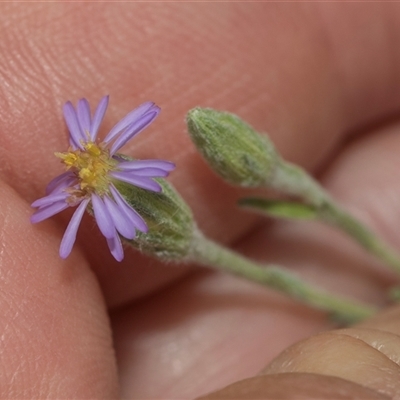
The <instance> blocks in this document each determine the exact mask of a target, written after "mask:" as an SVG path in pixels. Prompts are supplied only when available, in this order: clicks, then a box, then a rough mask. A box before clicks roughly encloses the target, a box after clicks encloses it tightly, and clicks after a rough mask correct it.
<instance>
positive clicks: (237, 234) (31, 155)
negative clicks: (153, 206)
mask: <svg viewBox="0 0 400 400" xmlns="http://www.w3.org/2000/svg"><path fill="white" fill-rule="evenodd" d="M399 20H400V8H399V7H398V5H397V4H390V3H379V4H378V3H376V4H370V3H368V4H352V3H349V4H343V3H340V4H339V3H338V4H315V3H314V4H294V3H291V4H284V3H282V4H272V3H265V4H262V3H257V4H256V3H253V4H252V3H231V4H227V3H184V2H183V3H165V4H162V3H149V4H145V3H137V4H134V3H132V4H127V3H120V4H111V3H108V4H101V5H99V4H90V3H85V4H83V3H70V4H68V3H54V4H45V3H37V4H18V3H16V4H12V3H7V4H4V5H3V6H2V12H1V15H0V27H1V28H0V29H1V37H2V40H1V47H2V48H1V54H2V57H1V60H0V77H1V79H0V88H1V91H2V93H1V96H0V134H1V139H2V142H1V146H0V160H1V164H0V165H1V166H0V174H1V175H0V177H1V179H2V180H1V192H0V193H1V196H0V223H1V226H2V230H1V242H0V243H1V250H0V266H1V269H0V293H1V296H0V309H1V310H2V318H1V320H0V321H1V322H0V323H1V329H0V332H1V336H0V337H1V341H0V351H1V356H2V357H1V360H2V363H1V373H0V380H1V381H0V393H1V395H0V397H1V398H40V397H41V398H44V397H47V398H102V397H103V398H116V397H117V396H118V393H119V392H120V394H121V396H122V397H123V398H193V397H196V396H201V395H204V394H205V393H207V392H210V391H212V390H216V389H219V388H221V387H223V386H226V385H228V384H230V383H232V382H235V381H237V380H240V379H244V378H246V377H251V376H253V375H255V374H257V373H258V372H259V371H260V370H261V369H262V368H263V367H264V366H265V365H267V364H268V363H269V362H270V361H271V360H272V359H273V358H274V357H275V356H277V355H278V354H279V353H280V352H281V351H282V350H284V349H285V348H286V347H287V346H289V345H291V344H293V343H294V342H296V341H298V340H299V339H302V338H305V337H307V336H309V335H312V334H314V333H317V332H320V331H323V330H327V329H330V328H334V327H335V326H334V324H333V323H331V322H329V321H328V320H327V318H326V315H324V314H322V313H319V312H316V311H312V310H309V309H307V308H305V307H303V306H301V305H298V304H296V303H294V302H292V301H290V300H288V299H286V298H284V297H283V296H281V295H279V294H277V293H275V292H272V291H268V290H265V289H264V288H260V287H257V286H255V285H253V284H250V283H247V282H244V281H241V280H239V279H236V278H234V277H231V276H227V275H220V274H216V273H211V272H204V271H203V270H200V269H196V268H194V266H189V265H187V266H174V265H162V264H161V263H159V262H157V261H154V260H151V259H149V258H147V257H145V256H142V255H140V254H138V253H137V252H135V251H133V250H127V251H126V257H125V260H124V261H123V262H122V263H121V264H118V263H117V262H115V261H114V260H113V258H112V256H110V255H109V254H108V249H107V246H106V245H105V241H104V238H103V237H102V236H101V234H99V232H98V231H97V227H96V226H95V225H94V223H93V220H92V219H91V218H90V217H89V216H87V218H86V219H85V220H84V221H83V224H82V226H81V229H80V232H79V234H78V241H77V244H76V248H75V250H74V251H73V253H72V254H71V256H70V257H69V258H68V259H67V260H66V261H63V260H61V259H60V258H59V257H58V246H59V243H60V240H61V237H62V234H63V232H64V230H65V227H66V222H67V220H68V218H70V215H71V213H70V212H68V211H66V212H64V214H63V215H61V217H60V218H54V219H53V220H51V221H46V222H43V223H42V224H40V225H35V226H32V225H31V224H30V222H29V216H30V215H31V213H32V211H33V210H32V209H31V208H30V206H29V204H30V203H31V202H32V201H33V200H35V199H36V198H38V197H40V196H42V195H43V193H44V188H45V185H46V184H47V183H48V181H49V180H50V179H51V178H52V177H54V176H55V175H56V174H58V173H60V172H62V166H61V165H60V163H59V160H58V159H57V158H56V157H54V156H53V153H54V152H55V151H64V150H65V149H66V145H67V140H66V138H67V133H66V127H65V125H64V122H63V120H62V113H61V106H62V104H63V103H64V102H65V101H66V100H72V101H74V102H76V100H77V99H78V98H80V97H86V98H88V99H89V100H90V101H91V102H92V103H93V104H95V103H97V102H98V100H99V99H100V98H101V97H102V96H103V95H104V94H107V93H108V94H110V95H111V98H112V102H111V105H110V109H109V111H108V113H107V116H106V120H105V125H106V126H105V127H104V131H106V130H107V128H108V127H111V125H112V124H113V123H115V122H116V121H117V120H118V119H119V118H121V117H122V116H123V115H124V114H125V113H127V112H128V111H130V110H131V109H132V108H134V107H135V106H137V105H139V104H140V103H141V102H143V101H146V100H153V101H155V102H156V103H157V104H158V105H159V106H161V108H162V110H163V111H162V114H161V116H160V117H159V118H158V119H157V122H155V123H154V124H153V125H152V126H151V127H150V128H149V129H147V130H146V132H144V133H143V134H141V135H140V136H139V137H138V138H137V139H136V140H135V141H133V142H132V143H131V144H130V145H129V146H126V147H125V148H124V151H125V152H126V153H127V154H129V155H132V156H134V157H137V158H141V157H143V158H153V157H154V158H161V159H169V160H171V161H174V162H176V164H177V166H178V168H177V171H176V172H174V173H173V174H172V176H171V181H172V182H173V184H174V185H175V186H176V187H177V188H178V190H179V191H180V192H181V194H182V196H183V197H184V198H185V199H186V200H187V201H188V203H189V204H190V206H191V207H192V208H193V211H194V214H195V216H196V219H197V220H198V222H199V225H200V227H201V229H202V230H203V231H204V232H205V233H206V234H207V235H209V236H210V237H212V238H214V239H215V240H217V241H220V242H224V243H226V244H228V245H232V246H233V245H234V246H235V247H236V248H237V249H238V250H239V251H241V252H243V253H245V254H246V255H248V256H250V257H253V258H256V259H258V260H260V261H265V262H267V261H268V262H275V263H280V264H282V265H285V266H287V267H288V268H291V269H292V270H293V271H295V272H296V273H298V274H299V275H301V276H303V277H304V279H308V280H310V281H313V282H316V283H319V284H320V285H321V286H323V287H326V288H328V289H330V290H333V291H336V292H337V293H342V294H345V295H348V296H354V297H355V298H357V299H360V300H363V301H366V302H370V303H374V304H377V305H383V304H384V303H385V292H386V289H387V287H388V286H389V285H390V284H393V283H394V282H395V281H396V277H395V276H394V275H393V274H392V273H390V272H388V270H387V269H386V268H385V267H384V266H382V265H381V264H379V263H378V262H376V261H375V260H373V259H372V258H371V257H370V256H367V255H365V254H364V253H363V252H362V251H361V250H360V249H358V248H357V246H356V245H354V244H353V243H350V242H349V240H348V239H346V238H343V237H342V235H341V234H339V233H337V232H335V231H333V230H331V229H327V228H325V227H322V226H320V225H317V224H316V225H313V224H309V223H302V224H295V223H275V222H273V223H271V221H265V220H262V219H260V218H258V217H257V216H255V215H252V214H248V213H245V212H239V211H238V210H237V208H236V206H235V202H236V199H237V198H238V197H239V196H240V195H242V194H243V191H240V190H238V189H233V188H231V187H229V186H227V185H226V184H224V183H222V182H221V181H220V180H219V178H217V177H216V176H215V175H214V174H213V173H212V172H211V171H210V170H209V169H208V167H207V166H206V165H205V163H204V162H203V160H202V159H201V158H200V156H199V155H198V154H197V153H196V152H195V150H194V147H193V145H192V144H191V143H190V141H189V139H188V136H187V134H186V133H185V125H184V115H185V113H186V112H187V111H188V110H189V109H190V108H192V107H194V106H198V105H200V106H207V107H213V108H216V109H224V110H228V111H230V112H234V113H237V114H239V115H240V116H241V117H242V118H244V119H245V120H247V121H248V122H249V123H251V124H252V125H253V126H254V127H255V128H257V129H258V130H260V131H267V132H269V134H270V136H271V138H272V139H273V141H274V142H275V143H276V145H277V147H278V149H279V151H280V152H281V153H282V154H283V155H284V156H285V157H286V158H287V159H289V160H291V161H293V162H296V163H299V164H300V165H302V166H304V167H305V168H307V169H309V170H310V171H312V172H314V173H315V174H317V176H318V177H319V178H320V179H321V181H322V182H323V184H324V186H325V187H326V188H327V189H328V190H329V191H330V192H331V193H332V194H333V195H334V196H336V198H337V199H338V200H339V201H341V203H342V204H343V205H344V206H345V207H347V208H348V209H349V210H350V211H352V212H353V213H354V214H356V215H357V216H358V217H360V218H361V219H362V220H364V222H365V223H366V224H368V225H369V226H371V227H372V228H374V229H376V230H377V231H378V232H379V233H380V234H381V235H382V236H383V237H385V238H386V239H387V240H388V241H389V242H391V243H392V245H393V246H397V247H400V240H399V239H398V237H397V236H398V235H397V232H398V226H399V218H400V216H399V213H398V198H399V190H400V189H399V187H400V186H399V184H398V181H399V180H398V175H397V171H398V169H399V168H398V167H399V161H398V160H399V158H398V154H399V150H400V140H399V132H398V131H399V125H398V122H397V121H396V118H393V119H392V120H390V118H391V117H392V116H394V117H395V116H396V112H397V110H398V104H399V102H400V91H399V90H398V89H399V88H398V86H399V83H398V82H400V68H399V60H400V58H399V56H400V46H399V41H400V28H399V26H400V24H399ZM389 121H390V122H391V124H390V125H389V124H388V122H389ZM107 124H108V126H107ZM398 313H399V310H398V309H397V310H395V311H393V314H391V315H389V317H387V316H386V317H385V314H384V316H383V317H377V318H378V319H377V320H373V321H372V322H369V323H368V322H367V323H366V324H367V325H366V326H368V328H371V327H372V328H373V329H378V331H374V332H372V333H368V332H367V333H365V335H366V336H368V335H369V336H368V338H367V337H366V336H364V337H363V338H362V339H360V340H359V339H354V335H361V333H360V331H346V332H347V333H345V334H340V333H337V332H336V333H335V332H332V333H325V334H323V335H322V336H317V337H315V338H312V339H310V340H309V341H306V342H303V343H302V344H298V345H296V347H295V348H294V350H289V352H287V353H284V354H283V355H282V356H280V358H278V360H277V361H275V362H274V363H273V364H272V365H271V366H270V367H269V369H267V373H276V372H287V371H288V369H287V368H286V367H284V365H285V363H284V361H287V360H288V358H289V359H290V360H293V365H294V366H295V367H296V369H295V371H296V372H305V373H308V372H312V373H315V374H322V375H317V376H315V375H313V376H310V375H301V376H299V377H300V379H301V382H303V383H298V385H300V384H303V386H307V385H308V386H307V387H308V388H309V389H310V390H315V393H318V392H317V390H319V389H320V388H321V386H323V384H324V383H325V382H327V380H328V383H329V385H331V387H332V390H334V389H335V388H341V387H342V386H341V385H347V386H346V387H347V388H350V389H349V390H350V392H349V393H353V394H354V393H365V392H360V391H362V390H364V389H363V388H362V387H360V386H359V385H364V386H367V387H370V389H371V390H380V391H381V393H383V394H385V393H386V394H387V395H389V396H394V393H397V395H398V393H400V388H399V387H398V385H399V384H398V382H397V378H396V377H397V376H398V368H399V366H398V360H399V358H398V355H397V356H396V351H397V350H395V346H394V347H393V348H392V347H388V349H389V350H387V353H388V354H386V353H385V351H386V350H385V351H384V350H383V349H382V348H381V349H378V350H372V347H371V345H372V343H373V342H375V343H380V342H381V341H385V340H386V339H387V340H389V341H391V340H392V341H393V343H394V342H397V341H398V338H397V336H390V335H389V337H388V336H387V335H388V334H387V333H385V332H392V333H393V334H395V335H397V334H398V332H399V329H400V328H399V327H398V325H399V324H398V321H399V317H398ZM379 318H382V319H379ZM374 321H375V322H374ZM376 321H377V322H376ZM368 324H369V325H368ZM363 332H365V331H363ZM343 343H344V344H343ZM354 343H356V344H354ZM364 343H369V344H370V345H366V344H364ZM385 343H387V342H385ZM338 346H341V347H340V348H339V347H338ZM349 346H350V347H349ZM351 346H353V347H351ZM354 346H355V347H354ZM303 348H304V349H307V351H308V353H309V354H310V357H309V359H307V360H304V356H303V355H302V351H301V350H302V349H303ZM321 348H323V349H324V352H325V354H328V352H330V351H332V350H331V349H334V350H335V349H338V350H337V351H340V353H336V354H341V357H340V358H336V359H334V360H333V361H332V362H329V363H328V362H327V359H326V358H321V356H320V354H321ZM349 348H350V349H352V350H353V349H354V350H355V351H354V352H353V351H350V350H348V349H349ZM114 351H115V352H116V355H115V353H114ZM285 357H286V358H285ZM302 357H303V358H302ZM390 357H391V358H392V359H393V361H388V360H389V358H390ZM396 357H397V358H396ZM366 359H367V362H366V361H365V360H366ZM318 360H325V361H323V362H318ZM310 365H313V366H314V369H312V370H310ZM332 365H333V366H334V367H335V368H333V367H332V368H329V367H330V366H332ZM382 365H384V366H385V368H386V367H387V368H386V369H379V368H380V367H381V366H382ZM117 366H118V369H117ZM361 366H362V369H361ZM347 367H348V369H346V368H347ZM377 369H379V373H380V374H382V375H380V376H381V377H382V380H381V381H380V383H376V382H375V383H374V381H373V379H371V374H372V376H375V375H376V374H377V372H376V371H377ZM349 371H350V372H352V373H350V372H349ZM393 371H394V372H393ZM289 372H290V371H289ZM396 374H397V375H396ZM326 376H328V377H326ZM329 376H333V377H339V378H341V379H347V380H349V381H350V383H349V382H347V383H346V382H343V380H339V379H338V378H332V377H330V378H329ZM275 378H276V377H275V376H274V380H273V382H275V383H272V384H271V382H270V380H268V379H269V378H268V375H265V376H263V377H261V378H252V379H253V381H252V382H254V380H257V382H258V384H259V390H261V391H263V390H265V388H266V387H267V384H268V390H269V389H270V388H274V387H276V386H279V385H280V386H282V385H281V384H280V381H277V380H276V379H275ZM292 378H293V377H292V375H285V376H283V375H282V378H280V379H284V380H285V382H289V381H288V380H289V379H292ZM246 382H247V383H246ZM248 382H249V381H245V383H239V384H237V385H238V386H235V388H236V389H235V388H234V389H233V390H234V394H235V393H236V395H238V396H237V397H240V390H242V388H243V387H244V388H245V387H246V385H247V384H248ZM332 382H333V383H332ZM351 382H353V383H351ZM354 382H355V383H354ZM266 383H267V384H266ZM274 385H275V386H274ZM357 385H358V386H357ZM396 385H397V386H396ZM292 386H293V385H292ZM294 387H296V386H294ZM284 388H285V390H287V392H285V393H284V395H287V396H289V395H290V393H291V390H292V389H291V385H285V386H284ZM365 390H367V389H365ZM351 391H353V392H351ZM357 391H358V392H357ZM259 393H261V392H259ZM271 393H273V392H271ZM369 393H371V392H369ZM270 396H272V398H273V397H274V394H272V395H270ZM332 396H333V397H335V396H336V394H335V393H334V395H332ZM332 396H331V397H332ZM376 396H377V397H376V398H383V397H382V396H381V397H379V396H380V395H379V394H376ZM321 397H322V396H320V397H319V398H321ZM353 397H354V396H353ZM360 397H363V396H362V395H360ZM364 397H365V396H364ZM210 398H211V397H210ZM326 398H329V395H326ZM336 398H337V396H336ZM371 398H372V395H371Z"/></svg>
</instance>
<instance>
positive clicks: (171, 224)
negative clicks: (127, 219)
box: [114, 179, 197, 261]
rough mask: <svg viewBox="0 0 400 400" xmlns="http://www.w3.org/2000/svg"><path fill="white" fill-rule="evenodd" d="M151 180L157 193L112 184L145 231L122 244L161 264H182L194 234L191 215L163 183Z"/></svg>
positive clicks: (177, 195)
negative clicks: (156, 187) (132, 209)
mask: <svg viewBox="0 0 400 400" xmlns="http://www.w3.org/2000/svg"><path fill="white" fill-rule="evenodd" d="M155 180H156V181H157V182H158V183H159V184H160V185H161V187H162V192H160V193H156V192H151V191H149V190H145V189H141V188H139V187H137V186H133V185H130V184H128V183H124V182H121V181H118V182H115V183H114V184H115V186H116V187H117V189H118V191H119V192H120V193H121V194H122V196H124V198H125V200H126V201H127V202H128V203H129V204H130V205H131V206H132V208H134V209H135V210H136V211H137V212H138V213H139V214H140V215H141V216H142V218H143V219H144V220H145V221H146V223H147V226H148V228H149V231H148V232H147V233H142V232H139V231H137V236H136V238H135V239H133V240H125V241H126V242H127V243H129V244H130V245H132V246H133V247H136V248H137V249H138V250H140V251H142V252H144V253H147V254H150V255H152V256H155V257H157V258H160V259H161V260H163V261H184V259H185V258H186V256H187V255H188V254H189V252H190V249H191V245H192V240H193V235H194V232H195V231H197V230H196V224H195V222H194V219H193V215H192V212H191V210H190V208H189V207H188V206H187V204H186V203H185V202H184V200H183V199H182V198H181V197H180V195H179V194H178V193H177V192H176V191H175V190H174V188H173V187H172V186H171V185H170V184H169V183H168V182H167V181H166V180H164V179H155Z"/></svg>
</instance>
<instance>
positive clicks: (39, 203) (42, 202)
mask: <svg viewBox="0 0 400 400" xmlns="http://www.w3.org/2000/svg"><path fill="white" fill-rule="evenodd" d="M69 196H70V194H69V193H66V192H61V193H60V192H56V193H52V194H49V195H48V196H46V197H42V198H41V199H38V200H36V201H34V202H33V203H32V204H31V206H32V207H35V208H36V207H47V206H49V205H50V204H53V203H57V202H59V201H65V200H66V199H67V197H69Z"/></svg>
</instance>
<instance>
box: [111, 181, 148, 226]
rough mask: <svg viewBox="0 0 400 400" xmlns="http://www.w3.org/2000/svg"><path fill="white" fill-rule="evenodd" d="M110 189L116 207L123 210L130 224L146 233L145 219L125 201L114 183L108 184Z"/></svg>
mask: <svg viewBox="0 0 400 400" xmlns="http://www.w3.org/2000/svg"><path fill="white" fill-rule="evenodd" d="M110 190H111V193H112V195H113V197H114V200H115V201H116V203H117V204H118V207H119V208H120V209H121V210H123V211H124V212H125V215H126V217H127V218H129V220H130V221H131V223H132V225H133V226H134V227H135V228H136V229H138V230H139V231H141V232H144V233H147V232H148V230H149V229H148V227H147V224H146V222H145V220H144V219H143V218H142V217H141V216H140V215H139V214H138V213H137V212H136V211H135V210H134V209H133V208H132V207H131V206H130V205H129V204H128V203H127V202H126V200H125V199H124V198H123V197H122V196H121V194H120V193H119V192H118V190H117V189H116V188H115V187H114V185H111V186H110Z"/></svg>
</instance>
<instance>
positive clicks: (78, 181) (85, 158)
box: [31, 96, 175, 261]
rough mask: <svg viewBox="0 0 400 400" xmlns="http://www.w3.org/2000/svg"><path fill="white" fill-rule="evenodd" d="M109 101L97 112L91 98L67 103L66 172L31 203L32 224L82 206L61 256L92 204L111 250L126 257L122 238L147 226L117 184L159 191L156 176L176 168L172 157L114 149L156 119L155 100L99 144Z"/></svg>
mask: <svg viewBox="0 0 400 400" xmlns="http://www.w3.org/2000/svg"><path fill="white" fill-rule="evenodd" d="M107 106H108V96H105V97H103V98H102V99H101V100H100V103H99V105H98V106H97V108H96V110H95V112H94V114H93V115H92V114H91V111H90V105H89V102H88V101H87V100H86V99H80V100H79V101H78V104H77V107H76V109H75V108H74V106H73V105H72V103H71V102H67V103H66V104H65V105H64V108H63V112H64V118H65V122H66V124H67V127H68V130H69V143H70V149H69V150H68V151H67V152H65V153H56V155H57V157H59V158H61V160H62V161H63V162H64V164H65V165H66V168H67V171H66V172H64V173H62V174H60V175H59V176H57V177H55V178H54V179H53V180H52V181H51V182H50V183H49V184H48V185H47V188H46V196H45V197H42V198H40V199H38V200H36V201H35V202H33V203H32V207H35V208H37V210H36V211H35V212H34V214H33V215H32V217H31V221H32V223H37V222H40V221H43V220H45V219H47V218H50V217H52V216H53V215H55V214H57V213H59V212H61V211H62V210H64V209H66V208H68V207H77V209H76V211H75V212H74V214H73V216H72V218H71V220H70V222H69V224H68V227H67V229H66V231H65V233H64V236H63V238H62V241H61V245H60V256H61V257H62V258H66V257H68V255H69V254H70V253H71V251H72V247H73V245H74V243H75V240H76V235H77V232H78V228H79V225H80V223H81V220H82V217H83V214H84V212H85V211H86V210H87V208H88V207H90V209H91V210H92V211H93V215H94V218H95V220H96V223H97V225H98V227H99V229H100V231H101V233H102V234H103V235H104V236H105V238H106V240H107V244H108V247H109V249H110V252H111V254H112V255H113V256H114V258H115V259H116V260H117V261H121V260H122V259H123V257H124V251H123V247H122V243H121V239H120V237H123V238H126V239H128V240H132V239H134V238H135V237H136V231H137V230H138V231H141V232H143V233H146V232H147V231H148V227H147V224H146V222H145V221H144V219H143V218H142V217H141V216H140V215H139V214H138V213H137V212H136V211H135V210H134V209H133V208H132V207H131V206H130V205H129V204H128V202H127V201H126V200H125V199H124V197H123V196H122V195H121V193H119V191H118V190H117V188H116V186H115V185H114V184H116V183H117V182H118V181H121V182H125V183H127V184H130V185H135V186H138V187H140V188H142V189H146V190H150V191H154V192H159V191H161V190H162V188H161V185H160V184H159V183H158V182H156V181H155V180H154V178H160V177H165V176H167V175H168V174H169V172H170V171H172V170H173V169H174V168H175V165H174V164H173V163H171V162H169V161H164V160H152V159H151V160H138V161H126V160H125V159H124V158H123V157H121V156H119V155H118V154H115V153H116V152H117V151H118V150H119V149H120V148H121V147H122V146H124V145H125V144H126V143H127V142H129V141H130V140H131V139H132V138H133V137H134V136H136V135H137V134H138V133H140V132H141V131H142V130H144V129H145V128H146V127H147V126H148V125H150V124H151V123H152V122H153V121H154V119H155V118H156V117H157V116H158V114H159V112H160V108H159V107H158V106H156V105H155V104H154V103H152V102H146V103H143V104H142V105H140V106H139V107H137V108H136V109H134V110H133V111H131V112H130V113H129V114H128V115H126V116H125V117H124V118H122V120H121V121H120V122H118V123H117V124H116V125H115V126H114V127H113V128H112V129H111V130H110V132H109V133H108V134H107V135H106V137H105V139H104V140H103V142H102V143H99V144H98V143H97V141H96V139H97V135H98V131H99V128H100V125H101V122H102V120H103V118H104V115H105V113H106V110H107ZM107 159H108V160H109V161H107Z"/></svg>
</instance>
